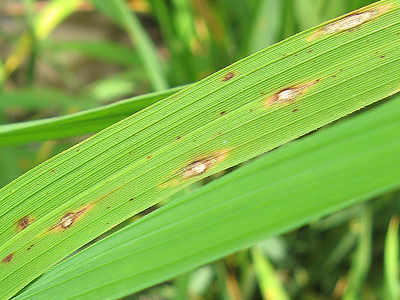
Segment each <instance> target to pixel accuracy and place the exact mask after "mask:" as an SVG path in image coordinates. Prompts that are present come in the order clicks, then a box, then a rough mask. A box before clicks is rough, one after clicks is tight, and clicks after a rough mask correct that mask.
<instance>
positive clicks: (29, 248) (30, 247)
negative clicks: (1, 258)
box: [26, 244, 34, 251]
mask: <svg viewBox="0 0 400 300" xmlns="http://www.w3.org/2000/svg"><path fill="white" fill-rule="evenodd" d="M33 246H34V245H33V244H32V245H30V246H29V247H28V249H26V250H28V251H29V250H31V249H32V247H33Z"/></svg>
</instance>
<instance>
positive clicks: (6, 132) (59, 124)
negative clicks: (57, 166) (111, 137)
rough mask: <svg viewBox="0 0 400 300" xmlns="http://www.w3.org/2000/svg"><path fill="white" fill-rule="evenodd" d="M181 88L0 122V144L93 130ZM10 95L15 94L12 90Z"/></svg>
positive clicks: (33, 140)
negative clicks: (47, 115) (32, 118)
mask: <svg viewBox="0 0 400 300" xmlns="http://www.w3.org/2000/svg"><path fill="white" fill-rule="evenodd" d="M182 88H183V87H177V88H173V89H169V90H166V91H163V92H156V93H151V94H146V95H143V96H138V97H134V98H130V99H127V100H123V101H118V102H115V103H113V104H109V105H105V106H102V107H99V108H94V109H89V110H85V111H82V112H78V113H74V114H69V115H65V116H61V117H55V118H49V119H43V120H35V121H29V122H23V123H15V124H6V125H0V146H7V145H15V144H25V143H29V142H37V141H45V140H52V139H62V138H67V137H71V136H77V135H83V134H88V133H93V132H97V131H100V130H102V129H104V128H106V127H107V126H110V125H111V124H113V123H115V122H118V121H120V120H122V119H123V118H126V117H128V116H130V115H132V114H133V113H135V112H137V111H139V110H141V109H143V108H145V107H147V106H149V105H151V104H153V103H155V102H157V101H159V100H161V99H163V98H165V97H167V96H170V95H172V94H173V93H175V92H177V91H179V90H181V89H182ZM42 92H43V91H41V92H40V93H41V95H43V93H42ZM17 94H18V95H21V94H20V93H17ZM12 95H13V96H14V97H16V95H15V93H13V94H12ZM50 99H52V98H50ZM50 99H49V100H50Z"/></svg>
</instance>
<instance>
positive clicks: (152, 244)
mask: <svg viewBox="0 0 400 300" xmlns="http://www.w3.org/2000/svg"><path fill="white" fill-rule="evenodd" d="M399 131H400V97H397V98H396V99H393V100H392V101H391V102H388V103H385V104H384V105H382V106H380V107H377V108H375V109H374V110H371V111H367V112H364V113H362V114H360V115H358V116H356V117H354V118H350V119H348V120H346V121H344V122H341V123H339V124H336V125H334V126H331V127H329V128H326V129H323V130H320V131H318V132H316V133H314V134H312V135H310V136H308V137H305V138H303V139H300V140H297V141H294V142H293V143H290V144H289V145H287V146H284V147H281V148H279V149H277V150H275V151H273V152H271V153H269V154H267V155H265V156H263V157H261V158H259V159H257V160H255V161H253V162H251V163H249V164H247V165H245V166H243V167H242V168H240V169H238V170H236V171H234V172H232V173H230V174H228V175H226V176H224V177H223V178H221V179H219V180H217V181H214V182H211V183H209V184H207V185H206V186H204V187H203V188H201V189H198V190H196V191H194V193H192V194H189V195H187V196H185V197H182V198H180V199H177V200H176V201H174V202H171V203H169V204H167V205H165V206H164V207H161V208H160V209H158V210H156V211H155V212H153V213H151V214H149V215H147V216H145V217H143V218H142V219H140V220H139V221H137V222H135V223H133V224H131V225H129V226H127V227H125V228H124V229H122V230H121V231H119V232H117V233H115V234H113V235H111V236H109V237H107V238H105V239H104V240H102V241H100V242H99V243H97V244H95V245H93V246H91V247H89V248H87V249H85V250H83V251H82V252H80V253H78V254H77V255H75V256H73V257H71V258H69V259H67V260H65V261H64V262H62V263H60V264H59V265H57V266H56V267H54V269H52V270H51V271H49V272H48V273H46V274H44V275H43V276H42V277H41V278H40V279H38V280H37V282H35V283H34V284H32V285H31V286H30V287H29V288H28V289H27V291H26V292H24V293H22V294H21V295H20V296H19V297H16V299H18V300H22V299H29V300H31V299H48V300H52V299H58V300H62V299H96V298H108V297H110V298H113V299H115V298H119V297H122V296H125V295H128V294H130V293H134V292H137V291H139V290H142V289H145V288H147V287H150V286H152V285H154V284H158V283H161V282H163V281H165V280H168V279H171V278H173V277H174V276H176V275H178V274H182V273H184V272H187V271H188V270H190V269H192V268H195V267H197V266H200V265H203V264H206V263H208V262H210V261H213V260H216V259H218V258H220V257H223V256H226V255H228V254H230V253H232V252H235V251H237V250H239V249H242V248H245V247H248V246H249V245H252V244H255V243H257V242H259V241H261V240H264V239H265V238H266V237H268V236H272V235H277V234H281V233H284V232H287V231H289V230H292V229H294V228H298V227H299V226H302V225H305V224H307V223H308V222H311V221H314V220H315V219H317V218H321V217H323V216H326V215H328V214H331V213H333V212H335V211H338V210H339V209H342V208H344V207H348V206H350V205H352V204H354V203H357V202H361V201H365V200H368V199H371V198H372V197H375V196H377V195H379V194H381V193H385V192H387V191H390V190H393V189H398V188H400V178H399V176H398V170H399V168H400V157H399V155H397V154H398V153H399V151H400V140H399V139H398V138H396V137H397V135H398V132H399ZM233 187H234V188H233ZM370 221H371V216H370V212H369V211H367V212H365V213H364V214H363V216H362V220H361V222H362V226H364V227H363V228H362V232H360V234H361V239H360V241H361V243H360V246H361V247H359V254H361V253H362V252H364V250H365V249H368V248H369V246H370V232H369V230H370V228H369V226H370ZM367 253H368V251H367ZM359 258H360V256H358V258H356V259H359ZM363 265H365V264H363ZM361 269H364V270H365V268H361ZM363 273H365V272H363Z"/></svg>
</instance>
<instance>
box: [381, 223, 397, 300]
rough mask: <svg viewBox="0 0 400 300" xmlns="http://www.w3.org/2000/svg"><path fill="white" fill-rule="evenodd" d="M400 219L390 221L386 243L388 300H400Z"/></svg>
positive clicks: (385, 258) (385, 259)
mask: <svg viewBox="0 0 400 300" xmlns="http://www.w3.org/2000/svg"><path fill="white" fill-rule="evenodd" d="M399 253H400V252H399V218H398V217H393V218H392V219H391V220H390V224H389V228H388V232H387V235H386V242H385V255H384V263H385V265H384V266H385V285H386V295H387V297H388V298H387V299H388V300H399V299H400V277H399V270H400V263H399Z"/></svg>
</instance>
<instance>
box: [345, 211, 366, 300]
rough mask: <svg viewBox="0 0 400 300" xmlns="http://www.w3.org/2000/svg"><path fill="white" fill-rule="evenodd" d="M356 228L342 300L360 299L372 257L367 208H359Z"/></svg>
mask: <svg viewBox="0 0 400 300" xmlns="http://www.w3.org/2000/svg"><path fill="white" fill-rule="evenodd" d="M355 226H357V229H356V230H357V231H358V234H359V240H358V245H357V249H356V251H355V253H354V257H353V261H352V265H351V268H350V272H349V278H348V286H347V289H346V291H345V293H344V295H343V298H342V299H344V300H356V299H360V297H361V287H362V284H363V283H364V281H365V279H366V277H367V275H368V272H369V267H370V265H371V255H372V211H371V209H370V208H369V207H367V206H362V207H361V216H360V220H359V222H358V224H355Z"/></svg>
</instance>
